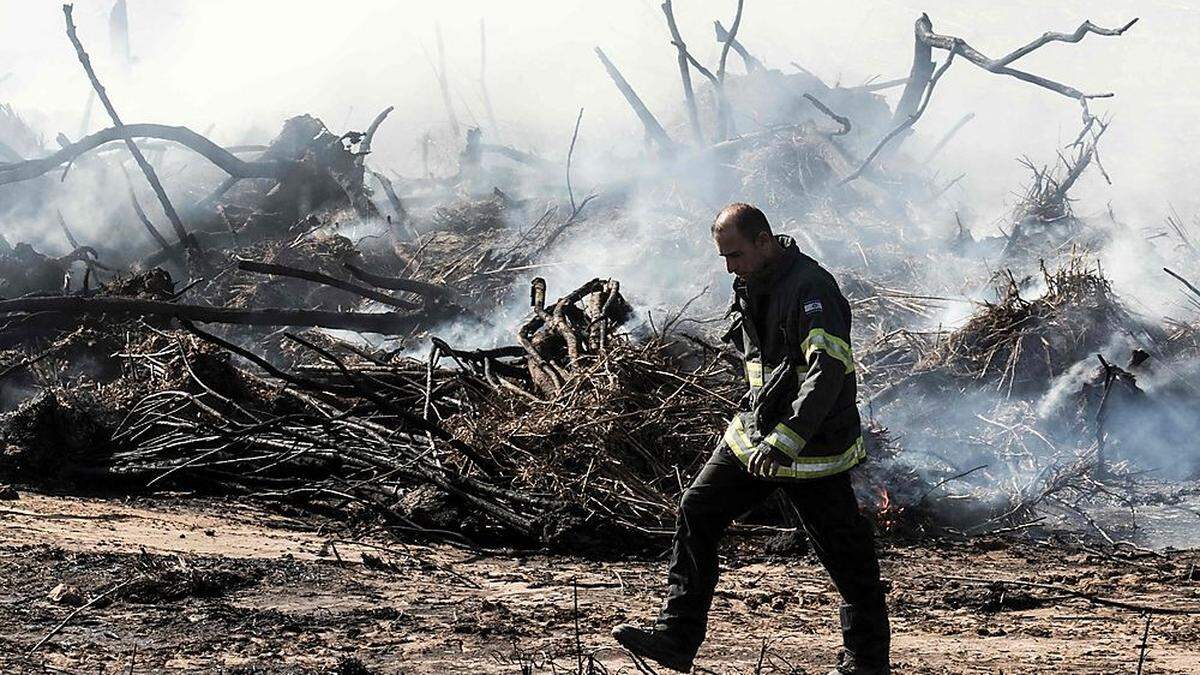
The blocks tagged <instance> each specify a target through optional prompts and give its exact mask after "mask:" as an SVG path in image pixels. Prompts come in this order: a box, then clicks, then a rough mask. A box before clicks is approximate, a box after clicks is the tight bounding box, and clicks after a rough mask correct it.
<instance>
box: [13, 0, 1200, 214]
mask: <svg viewBox="0 0 1200 675" xmlns="http://www.w3.org/2000/svg"><path fill="white" fill-rule="evenodd" d="M128 4H129V23H130V32H131V44H132V52H133V54H134V58H135V62H134V64H133V66H132V68H131V69H130V70H129V71H128V72H127V73H126V72H123V71H122V69H121V68H120V67H118V65H117V64H115V63H114V62H113V59H112V58H111V55H110V49H109V46H108V42H109V39H108V20H107V16H108V11H109V9H110V8H111V6H112V0H97V1H95V2H92V1H81V2H79V3H78V4H77V8H76V22H77V23H78V25H79V27H80V35H81V37H82V39H83V40H84V42H85V44H86V45H87V47H88V49H89V51H90V52H91V53H92V55H93V58H94V60H95V62H96V64H97V66H98V68H99V69H100V73H101V76H102V77H103V79H104V80H105V82H106V84H108V85H109V89H110V91H111V93H112V95H113V98H114V100H115V101H116V103H117V105H118V107H119V109H120V111H121V113H122V115H123V117H124V118H125V120H126V121H127V122H135V121H147V122H150V121H152V122H164V123H181V124H186V125H188V126H191V127H193V128H195V129H197V130H204V129H206V128H208V127H209V126H210V125H214V124H215V125H216V127H215V129H214V131H213V135H214V136H215V137H216V138H217V140H219V141H223V142H227V143H228V142H236V141H243V140H248V139H249V140H264V139H266V138H269V137H270V136H271V135H273V134H274V132H275V131H276V130H277V129H278V127H279V125H280V123H281V121H282V120H283V119H284V118H285V117H286V116H289V115H293V114H298V113H302V112H311V113H313V114H315V115H317V116H319V117H321V118H322V119H324V120H325V122H326V123H327V124H328V125H329V126H330V127H331V128H333V129H334V130H336V131H342V130H345V129H347V128H359V129H361V128H363V127H364V126H365V125H366V124H367V122H368V121H369V120H370V119H371V117H372V116H373V115H374V114H375V113H376V112H377V111H378V110H379V109H381V108H383V107H384V106H386V105H396V106H397V112H396V113H395V114H394V115H393V117H392V119H391V120H389V122H388V123H387V125H386V126H385V127H384V129H383V130H382V131H381V132H380V135H379V137H378V139H377V141H376V151H377V154H376V160H377V161H378V162H379V163H381V164H383V165H384V166H394V167H396V168H400V169H404V168H409V167H412V166H413V165H414V157H415V156H416V153H415V147H416V139H417V138H418V137H419V136H420V134H422V133H423V132H424V131H425V130H426V129H427V128H430V127H444V126H445V116H444V113H443V110H442V104H441V100H440V97H439V95H438V93H437V88H436V84H435V81H434V79H433V75H432V70H431V68H430V62H429V56H428V55H431V54H432V53H433V51H434V40H433V26H434V24H435V22H436V23H440V25H441V26H442V30H443V33H444V36H445V43H446V47H447V50H448V56H447V60H448V66H449V70H450V73H451V78H452V86H453V87H454V90H455V97H456V101H455V105H456V106H457V107H458V108H459V111H460V112H459V115H460V117H461V118H462V119H463V120H464V123H470V120H471V118H472V116H474V117H475V118H476V119H482V118H483V106H482V104H481V102H480V96H479V86H478V75H479V21H480V19H485V20H486V25H487V33H488V51H489V54H488V66H489V67H488V84H489V87H490V89H491V92H492V96H493V99H494V100H495V104H496V105H495V107H496V113H497V116H498V117H499V118H500V119H501V125H502V127H504V128H506V129H507V131H508V134H507V135H509V136H510V137H506V138H504V140H505V141H507V142H511V143H514V144H518V145H524V146H527V147H534V148H537V149H539V150H540V151H541V152H543V153H545V154H546V155H547V156H548V157H552V158H558V156H560V155H563V154H565V147H566V143H567V141H568V140H569V137H570V130H571V126H572V124H573V122H574V115H575V112H576V111H577V110H578V108H579V107H580V106H583V107H585V108H586V109H587V112H586V114H585V119H584V127H583V132H582V135H581V149H582V148H585V147H586V146H588V145H592V146H593V147H596V146H601V145H610V144H612V143H613V141H614V139H616V140H620V139H629V140H630V141H631V142H633V143H636V142H640V139H641V132H640V127H639V126H638V124H637V121H636V119H635V118H634V117H633V116H632V114H630V112H629V110H628V109H627V108H626V106H625V104H624V102H623V100H622V99H621V98H620V96H619V94H618V93H617V91H616V90H615V88H614V87H613V86H612V84H611V82H609V80H608V79H607V77H606V76H605V74H604V72H603V70H602V69H601V67H600V65H599V64H598V62H597V61H596V58H595V56H594V54H593V53H592V48H593V47H595V46H601V47H603V48H604V49H605V51H606V52H607V53H608V54H609V55H610V57H611V58H612V59H613V60H614V61H615V62H616V63H617V65H618V66H619V67H620V68H621V69H622V70H623V71H624V73H625V75H626V76H627V77H628V79H629V80H630V82H631V83H632V84H633V85H634V86H635V87H636V88H637V89H638V91H639V92H640V93H641V95H642V97H643V98H644V99H645V100H646V101H647V103H648V104H649V105H650V106H651V107H652V108H653V109H654V110H655V111H656V112H658V113H659V114H660V115H661V116H662V117H664V118H669V117H672V116H673V115H677V114H678V112H679V107H678V106H679V102H680V98H681V94H680V88H679V83H678V72H677V70H676V64H675V60H674V51H673V50H674V48H673V47H672V46H671V45H670V44H669V42H668V37H667V31H666V26H665V22H664V20H663V16H662V13H661V11H660V9H659V2H658V0H608V1H605V2H598V1H596V0H592V1H580V0H541V1H533V0H523V1H508V2H496V1H494V0H493V1H491V2H485V1H482V0H443V1H442V2H437V3H429V2H423V1H422V2H416V1H408V2H384V1H382V0H342V1H341V2H336V3H335V2H297V1H289V2H284V1H281V0H258V1H254V0H236V1H235V0H205V1H199V0H178V1H172V0H129V3H128ZM735 7H736V2H734V1H733V0H722V1H716V0H695V1H688V0H677V2H676V14H677V17H678V20H679V24H680V28H681V30H682V31H683V33H684V37H685V39H686V40H687V41H688V43H689V45H690V46H691V47H692V49H693V51H694V52H695V54H696V55H697V56H698V57H699V58H700V59H701V60H702V61H705V62H707V63H709V64H712V63H714V62H715V61H716V57H717V54H718V51H719V50H718V45H717V44H716V42H715V41H714V39H713V32H712V20H713V19H721V20H722V21H723V22H724V23H725V24H726V25H729V23H730V22H731V21H732V17H733V12H734V10H735ZM922 11H926V12H928V13H929V14H930V16H931V17H932V18H933V21H934V26H935V30H937V31H939V32H942V33H949V34H955V35H958V36H960V37H963V38H965V39H967V40H968V41H969V42H971V44H972V45H973V46H975V47H976V48H978V49H980V50H981V51H983V52H984V53H987V54H989V55H998V54H1000V53H1003V52H1006V51H1008V50H1010V49H1012V48H1013V47H1015V46H1017V45H1019V44H1022V43H1024V42H1026V41H1028V40H1030V39H1032V38H1033V37H1035V36H1037V35H1039V34H1041V33H1042V32H1044V31H1046V30H1056V31H1065V32H1069V31H1071V30H1073V29H1074V28H1075V27H1076V26H1077V25H1078V24H1079V23H1080V22H1081V21H1082V20H1083V19H1085V18H1090V19H1092V20H1093V21H1095V22H1096V23H1098V24H1101V25H1106V26H1112V25H1120V24H1123V23H1125V22H1126V21H1127V20H1128V19H1130V18H1132V17H1133V16H1140V17H1141V19H1142V20H1141V22H1140V23H1139V24H1138V25H1137V26H1136V27H1134V28H1133V29H1132V30H1131V31H1130V32H1129V33H1127V34H1126V35H1125V36H1124V37H1121V38H1104V37H1097V36H1088V37H1087V38H1086V39H1085V40H1084V41H1083V42H1082V43H1080V44H1077V45H1062V44H1059V45H1052V46H1050V47H1047V48H1045V49H1044V50H1042V51H1039V52H1037V53H1035V54H1033V55H1031V56H1030V57H1027V59H1025V60H1023V61H1022V62H1021V65H1022V66H1023V67H1025V68H1027V69H1030V70H1032V71H1034V72H1038V73H1040V74H1043V75H1045V76H1048V77H1051V78H1053V79H1058V80H1060V81H1063V82H1066V83H1069V84H1071V85H1074V86H1076V87H1078V88H1080V89H1082V90H1084V91H1088V92H1100V91H1113V92H1115V93H1116V94H1117V97H1116V98H1114V99H1111V100H1107V101H1103V102H1097V104H1096V105H1095V109H1096V110H1098V111H1107V112H1109V113H1111V114H1112V116H1113V117H1114V119H1115V121H1116V124H1115V125H1114V126H1113V128H1112V130H1111V131H1110V132H1109V136H1108V137H1107V138H1106V140H1105V143H1104V145H1103V146H1102V150H1103V157H1104V159H1105V160H1106V166H1107V167H1108V168H1109V170H1110V173H1111V174H1112V176H1113V179H1114V181H1115V182H1116V186H1115V188H1114V189H1113V190H1111V191H1103V192H1098V193H1097V196H1098V199H1105V200H1106V199H1107V198H1108V196H1109V195H1113V196H1115V198H1116V199H1117V204H1118V205H1119V206H1120V207H1121V208H1123V209H1125V210H1126V211H1129V212H1138V213H1142V214H1144V215H1145V216H1146V217H1147V218H1148V219H1149V220H1153V219H1155V218H1158V215H1159V214H1161V212H1162V211H1163V210H1164V209H1165V206H1166V202H1168V201H1171V202H1173V203H1174V204H1175V205H1176V206H1177V207H1178V208H1180V209H1181V210H1185V212H1194V211H1195V210H1196V209H1197V207H1198V205H1200V200H1198V199H1197V197H1196V196H1195V194H1194V193H1195V191H1194V190H1192V189H1191V187H1190V182H1191V181H1190V178H1191V175H1192V173H1193V172H1194V170H1195V169H1196V168H1197V162H1196V160H1195V159H1194V154H1195V149H1196V147H1197V145H1198V143H1197V142H1198V141H1200V131H1197V130H1196V126H1195V125H1194V123H1193V122H1194V120H1195V119H1196V118H1197V117H1198V116H1200V115H1198V113H1200V103H1198V100H1200V99H1198V98H1197V95H1196V93H1194V91H1192V90H1191V83H1192V82H1195V81H1196V80H1197V77H1196V76H1197V74H1200V73H1197V69H1198V66H1197V63H1200V41H1198V40H1197V37H1200V9H1197V5H1196V4H1195V3H1190V2H1169V1H1165V0H1151V1H1139V2H1136V3H1135V2H1117V1H1115V0H1099V1H1091V2H1082V1H1063V2H1053V3H1050V2H1044V1H1039V2H1034V1H1031V0H1018V1H1006V2H995V1H987V2H985V1H978V0H953V1H951V0H930V1H928V2H923V3H912V2H900V1H896V0H872V1H870V2H865V1H861V0H846V1H845V2H839V3H816V2H793V1H783V0H775V1H766V0H748V1H747V2H746V10H745V17H744V20H743V25H742V30H741V33H740V37H741V38H742V39H743V40H744V42H745V43H746V44H747V45H748V46H749V48H750V49H751V50H752V51H753V52H755V53H756V54H757V55H758V56H759V57H760V58H762V59H763V60H764V61H766V62H767V64H768V65H770V66H773V67H777V68H781V69H783V70H784V71H789V72H790V71H791V70H792V69H791V67H790V66H789V65H788V64H789V62H790V61H797V62H798V63H800V64H802V65H804V66H805V67H806V68H808V69H809V70H812V71H814V72H816V73H817V74H819V75H821V76H822V77H824V78H825V79H826V80H827V81H830V82H834V81H841V82H843V83H850V84H856V83H860V82H862V81H863V80H865V79H867V78H869V77H872V76H880V77H882V78H893V77H899V76H903V75H905V74H907V71H908V68H909V64H910V61H911V53H912V42H913V38H912V24H913V21H914V20H915V19H916V18H917V17H918V16H919V14H920V12H922ZM731 62H732V63H733V64H734V65H733V66H732V67H733V68H734V70H735V71H740V68H741V66H740V62H738V61H737V59H731ZM5 72H8V73H10V76H9V77H8V78H7V79H6V80H3V81H0V102H8V103H11V104H13V105H14V106H15V107H16V108H17V109H18V110H19V111H21V112H22V113H23V114H24V115H25V116H27V117H28V118H29V119H31V120H32V121H33V122H34V123H35V124H36V125H38V126H39V128H40V129H41V130H42V131H44V132H45V133H46V134H47V137H48V138H52V137H53V135H54V133H55V132H57V131H59V130H61V131H64V132H66V133H67V134H68V135H70V136H72V137H74V136H77V135H78V132H79V121H80V117H81V110H82V108H83V105H84V102H85V100H86V98H87V92H88V85H87V83H86V81H85V79H84V77H83V74H82V71H81V69H80V68H79V65H78V63H77V62H76V61H75V56H74V54H73V52H72V50H71V47H70V45H69V43H68V42H67V40H66V38H65V35H64V32H63V17H62V11H61V5H60V3H58V2H50V1H43V0H0V77H3V75H4V73H5ZM896 93H898V92H895V93H893V96H894V95H895V94H896ZM968 111H973V112H975V113H976V114H977V116H978V117H977V118H976V120H975V121H974V122H973V123H972V124H971V125H970V126H969V127H968V128H967V129H966V130H965V131H964V132H963V133H962V134H961V136H960V137H959V139H958V141H957V142H956V144H955V147H954V148H953V151H952V152H950V153H947V157H946V167H945V168H944V172H945V173H947V174H954V173H957V172H959V171H967V172H968V181H969V184H970V189H971V190H972V191H973V192H974V193H975V194H978V195H980V198H981V199H982V200H984V201H991V200H993V199H999V198H1000V197H1002V196H1003V195H1005V194H1007V193H1009V192H1011V191H1012V190H1015V189H1017V188H1018V187H1019V184H1020V182H1021V181H1022V180H1023V178H1024V171H1023V170H1022V169H1021V168H1020V167H1019V166H1018V165H1017V164H1016V162H1015V161H1014V158H1015V157H1017V156H1020V155H1030V156H1031V157H1033V158H1035V159H1038V160H1043V161H1050V160H1052V158H1053V156H1054V152H1055V146H1056V144H1058V145H1061V142H1062V141H1064V140H1066V139H1069V138H1071V137H1072V136H1073V135H1074V132H1075V131H1076V129H1077V128H1078V123H1079V111H1078V106H1077V105H1076V104H1075V103H1073V102H1072V101H1070V100H1068V99H1065V98H1063V97H1061V96H1058V95H1056V94H1053V93H1050V92H1047V91H1044V90H1040V89H1037V88H1035V87H1032V86H1030V85H1027V84H1023V83H1019V82H1016V81H1015V80H1011V79H1008V78H1002V77H998V76H995V75H991V74H988V73H985V72H983V71H981V70H979V69H977V68H974V67H973V66H971V65H970V64H968V63H967V62H965V61H961V62H959V63H956V64H955V66H954V68H952V70H951V71H950V72H949V73H948V74H947V76H946V77H945V79H944V80H943V81H942V83H941V84H940V85H939V90H938V91H937V93H936V95H935V100H934V102H933V104H932V105H931V106H930V109H929V111H928V112H927V114H926V117H925V118H923V119H922V120H921V122H920V124H919V125H918V129H919V130H924V133H926V134H929V135H931V136H937V135H940V132H941V131H942V130H944V129H945V128H946V127H947V126H949V125H950V124H951V123H952V122H953V121H954V120H956V119H957V118H958V117H960V116H961V115H962V114H964V113H965V112H968ZM97 112H99V110H98V109H97ZM101 122H102V120H101V119H100V118H99V117H98V116H94V117H93V123H92V129H93V130H95V129H97V128H99V127H100V126H101ZM585 151H586V150H585ZM1094 184H1095V181H1094V180H1092V181H1091V183H1089V184H1088V185H1085V186H1084V188H1083V189H1084V190H1088V191H1091V190H1093V188H1095V187H1096V186H1095V185H1094ZM1085 194H1086V193H1085ZM1091 206H1094V207H1095V208H1097V209H1100V208H1103V201H1101V202H1099V203H1097V204H1092V205H1091Z"/></svg>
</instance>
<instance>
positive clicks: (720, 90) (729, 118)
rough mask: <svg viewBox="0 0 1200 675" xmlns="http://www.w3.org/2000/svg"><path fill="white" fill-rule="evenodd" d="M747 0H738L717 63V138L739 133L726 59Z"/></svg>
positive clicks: (735, 37) (740, 23)
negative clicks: (728, 93)
mask: <svg viewBox="0 0 1200 675" xmlns="http://www.w3.org/2000/svg"><path fill="white" fill-rule="evenodd" d="M745 4H746V1H745V0H738V4H737V14H735V15H734V17H733V25H732V26H730V27H729V33H728V34H727V35H726V36H725V44H724V45H723V46H722V47H721V59H720V61H718V63H717V83H718V84H717V130H718V131H717V140H719V141H723V140H725V139H726V138H729V136H730V135H731V134H735V133H737V130H736V129H735V128H734V124H733V115H732V114H731V111H730V109H729V101H728V100H727V99H726V98H725V60H726V59H727V58H729V49H730V47H731V46H732V45H733V42H734V41H735V40H737V32H738V28H739V27H740V26H741V25H742V8H743V7H744V6H745Z"/></svg>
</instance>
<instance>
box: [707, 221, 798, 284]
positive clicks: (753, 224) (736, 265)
mask: <svg viewBox="0 0 1200 675" xmlns="http://www.w3.org/2000/svg"><path fill="white" fill-rule="evenodd" d="M712 236H713V242H715V243H716V245H717V253H719V254H720V255H721V257H722V258H724V259H725V269H726V271H728V272H729V273H730V274H736V275H737V276H738V277H739V278H741V279H753V278H755V277H758V276H761V275H762V274H763V273H764V272H766V270H767V269H768V267H769V266H770V264H771V263H773V262H775V259H776V258H777V257H778V256H779V254H780V253H781V252H782V251H783V248H782V247H781V246H780V245H779V241H778V240H777V239H775V235H774V234H772V233H771V224H770V223H768V222H767V217H766V216H764V215H763V212H762V211H759V210H758V209H756V208H754V207H753V206H750V205H749V204H742V203H740V202H735V203H733V204H730V205H729V206H726V207H725V208H724V209H721V213H719V214H717V219H716V220H715V221H713V225H712Z"/></svg>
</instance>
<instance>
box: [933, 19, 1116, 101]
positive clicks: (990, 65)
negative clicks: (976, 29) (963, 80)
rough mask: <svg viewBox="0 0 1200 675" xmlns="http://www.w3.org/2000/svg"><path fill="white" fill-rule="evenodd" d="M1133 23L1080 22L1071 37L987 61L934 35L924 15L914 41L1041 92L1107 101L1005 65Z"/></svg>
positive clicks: (1054, 36)
mask: <svg viewBox="0 0 1200 675" xmlns="http://www.w3.org/2000/svg"><path fill="white" fill-rule="evenodd" d="M1135 23H1137V19H1134V20H1133V21H1130V22H1129V23H1127V24H1125V25H1124V26H1122V27H1121V28H1112V29H1109V28H1099V27H1097V26H1094V25H1093V24H1092V23H1091V22H1090V21H1087V22H1084V24H1083V25H1082V26H1080V27H1079V29H1078V30H1076V31H1075V33H1073V34H1071V35H1067V34H1064V33H1046V34H1045V35H1043V36H1042V37H1040V38H1038V39H1037V40H1034V41H1033V42H1031V43H1029V44H1027V45H1025V46H1024V47H1021V48H1019V49H1017V50H1015V51H1013V52H1011V53H1009V54H1006V55H1005V56H1003V57H1001V58H999V59H991V58H988V57H987V56H986V55H984V54H983V53H981V52H979V51H978V50H976V49H975V48H974V47H972V46H971V45H969V44H967V42H966V41H965V40H963V39H962V38H957V37H953V36H947V35H938V34H937V33H934V32H933V22H932V21H930V19H929V15H927V14H922V15H921V18H920V19H919V20H918V21H917V25H916V33H917V41H918V42H920V43H923V44H926V45H928V46H930V47H935V48H937V49H945V50H950V49H957V51H958V53H960V54H962V56H963V58H965V59H967V60H968V61H970V62H971V63H974V64H975V65H977V66H979V67H980V68H983V69H984V70H986V71H988V72H991V73H996V74H997V75H1008V76H1010V77H1015V78H1017V79H1018V80H1021V81H1023V82H1029V83H1030V84H1035V85H1037V86H1039V87H1042V88H1044V89H1049V90H1050V91H1053V92H1056V93H1059V94H1062V95H1063V96H1067V97H1070V98H1073V99H1087V98H1108V97H1111V96H1112V94H1111V93H1104V94H1085V93H1083V92H1082V91H1079V90H1078V89H1076V88H1074V87H1071V86H1069V85H1066V84H1063V83H1061V82H1055V81H1054V80H1050V79H1047V78H1045V77H1042V76H1040V75H1034V74H1032V73H1028V72H1025V71H1023V70H1016V69H1015V68H1009V67H1008V64H1010V63H1012V62H1013V61H1016V60H1017V59H1019V58H1021V57H1023V56H1025V55H1026V54H1029V53H1030V52H1032V51H1034V50H1036V49H1037V48H1039V47H1042V46H1043V45H1046V44H1049V43H1051V42H1079V41H1080V40H1082V39H1083V36H1084V35H1086V34H1087V33H1095V34H1097V35H1108V36H1119V35H1121V34H1122V33H1124V32H1125V31H1126V30H1128V29H1129V28H1130V27H1131V26H1133V25H1134V24H1135Z"/></svg>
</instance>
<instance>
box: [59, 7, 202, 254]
mask: <svg viewBox="0 0 1200 675" xmlns="http://www.w3.org/2000/svg"><path fill="white" fill-rule="evenodd" d="M62 9H63V16H65V17H66V21H67V37H68V38H69V39H70V40H71V44H72V45H74V47H75V55H76V56H78V57H79V63H80V65H82V66H83V70H84V72H86V73H87V76H88V80H90V81H91V83H92V89H94V90H95V91H96V96H97V97H98V98H99V99H100V103H101V104H103V105H104V109H105V110H106V111H108V116H109V118H111V119H112V122H113V125H114V126H115V127H116V128H118V129H120V128H121V127H123V126H124V123H123V122H121V116H120V115H118V114H117V109H116V108H114V107H113V104H112V101H111V100H110V99H109V98H108V92H107V91H105V89H104V85H102V84H100V79H99V78H98V77H96V71H95V70H94V69H93V68H92V61H91V59H90V58H89V57H88V55H87V52H86V51H84V49H83V43H81V42H80V41H79V36H78V35H77V34H76V32H75V21H74V20H73V19H72V18H71V10H72V6H71V5H63V8H62ZM125 147H127V148H129V154H131V155H133V159H134V161H135V162H137V165H138V167H140V168H141V170H142V173H143V174H145V176H146V181H147V182H148V183H150V187H151V188H153V189H154V194H155V195H156V196H157V197H158V201H159V203H160V204H161V205H162V209H163V212H164V213H166V214H167V219H168V220H170V221H171V227H173V228H174V229H175V236H177V237H178V238H179V243H180V244H184V243H186V242H188V241H189V240H188V236H187V230H185V229H184V228H183V221H182V220H180V219H179V214H178V213H176V212H175V206H174V205H172V204H171V200H170V198H169V197H167V191H166V189H164V188H163V185H162V182H161V181H159V180H158V174H157V173H155V171H154V167H152V166H150V162H149V161H147V160H146V156H145V155H143V154H142V151H141V149H140V148H138V146H137V144H136V143H134V142H133V139H131V138H129V137H128V136H126V137H125Z"/></svg>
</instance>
